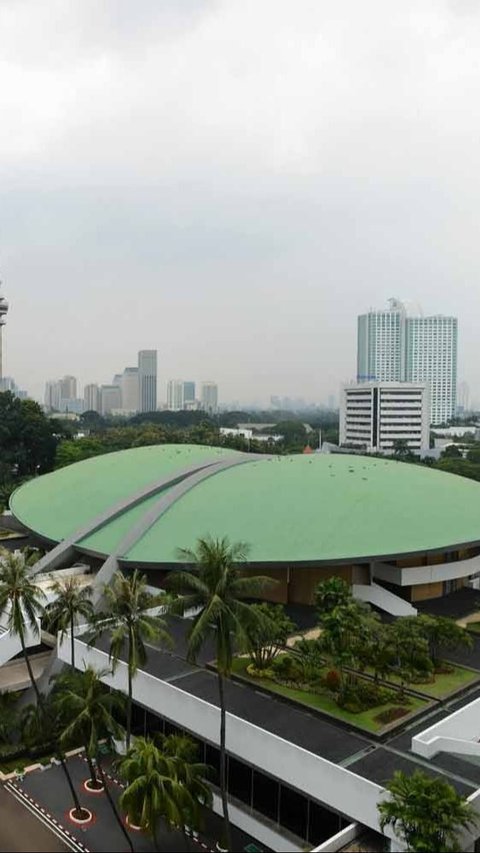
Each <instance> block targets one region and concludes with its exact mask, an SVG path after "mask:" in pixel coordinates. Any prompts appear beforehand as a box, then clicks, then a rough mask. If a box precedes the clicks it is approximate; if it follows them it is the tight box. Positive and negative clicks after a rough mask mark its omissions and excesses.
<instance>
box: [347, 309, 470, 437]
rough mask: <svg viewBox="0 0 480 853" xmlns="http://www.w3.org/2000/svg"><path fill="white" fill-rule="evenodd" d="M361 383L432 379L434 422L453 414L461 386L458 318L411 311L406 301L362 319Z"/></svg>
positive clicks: (365, 315)
mask: <svg viewBox="0 0 480 853" xmlns="http://www.w3.org/2000/svg"><path fill="white" fill-rule="evenodd" d="M357 380H358V381H359V382H427V383H428V385H429V390H430V421H431V423H432V424H441V423H444V422H445V421H448V420H449V419H450V418H452V417H454V415H455V410H456V386H457V318H456V317H444V316H442V315H436V316H433V317H422V316H419V315H412V316H409V315H408V314H407V311H406V309H405V306H404V305H403V303H402V302H399V300H398V299H391V300H390V307H389V309H388V310H386V311H369V313H368V314H362V315H361V316H360V317H359V318H358V354H357Z"/></svg>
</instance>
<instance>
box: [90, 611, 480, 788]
mask: <svg viewBox="0 0 480 853" xmlns="http://www.w3.org/2000/svg"><path fill="white" fill-rule="evenodd" d="M167 621H168V623H169V630H171V633H172V635H173V636H174V639H175V641H176V642H175V647H174V651H168V652H167V651H164V650H162V649H159V648H154V647H151V648H150V649H149V655H148V660H147V664H146V666H145V670H146V671H147V672H148V673H150V674H151V675H154V676H155V677H157V678H159V679H161V680H165V681H167V682H169V683H170V684H174V685H175V687H177V688H178V689H180V690H184V691H185V692H186V693H189V694H191V695H193V696H197V697H198V698H200V699H203V700H204V701H206V702H208V703H210V704H212V705H215V706H218V704H219V701H218V686H217V678H216V675H215V673H214V672H212V671H210V670H208V669H205V668H204V665H205V664H206V663H207V662H208V661H209V660H210V661H211V660H212V658H213V648H209V649H207V650H206V652H205V653H204V654H203V655H202V657H201V658H200V660H199V662H200V663H201V664H202V666H194V665H192V664H190V663H188V662H187V661H186V660H185V657H184V655H185V634H186V630H187V629H188V620H182V619H180V618H176V617H168V619H167ZM96 645H97V646H98V647H99V648H102V649H103V650H104V651H107V650H108V642H107V640H106V638H104V639H102V640H100V641H99V642H97V644H96ZM464 655H465V657H466V658H467V659H468V664H467V665H468V666H470V667H472V668H475V669H478V671H479V672H480V637H479V638H478V639H477V638H475V639H474V648H473V650H472V651H468V652H466V653H464ZM445 657H450V658H451V659H453V657H454V656H453V655H451V656H450V655H448V654H447V653H446V654H445ZM455 660H457V661H458V663H464V662H465V661H464V660H463V659H462V654H461V653H458V654H456V655H455ZM225 695H226V704H227V710H228V711H230V712H231V713H232V714H234V715H235V716H237V717H240V718H241V719H244V720H246V721H248V722H250V723H253V724H254V725H256V726H258V727H259V728H262V729H265V730H266V731H269V732H272V734H275V735H278V736H279V737H281V738H284V739H285V740H287V741H289V742H291V743H293V744H296V745H298V746H299V747H302V748H303V749H305V750H308V751H310V752H312V753H314V754H315V755H318V756H320V757H322V758H325V759H327V760H328V761H331V762H333V763H335V764H338V765H341V766H342V767H348V769H349V770H351V771H352V772H354V773H357V774H358V775H359V776H363V777H364V778H365V779H369V780H371V781H373V782H376V783H377V784H380V785H384V784H385V783H386V782H387V781H388V780H389V779H390V778H391V777H392V775H393V772H394V770H403V771H404V772H405V773H413V772H414V771H415V770H416V769H422V770H423V771H424V772H426V773H429V774H431V775H434V776H442V777H443V778H445V779H447V780H448V781H449V782H450V783H451V784H452V785H453V786H454V787H455V788H456V790H457V791H458V792H459V793H461V794H462V795H464V796H469V795H470V794H472V793H473V792H474V791H475V790H476V789H477V788H479V787H480V763H478V762H476V761H475V759H473V758H471V757H468V756H457V755H451V754H445V753H439V754H438V755H436V756H435V757H434V758H433V759H431V760H428V759H425V758H422V757H420V756H418V755H416V754H415V753H412V752H411V748H410V747H411V740H412V737H413V736H414V735H415V734H417V733H418V732H421V731H423V730H424V729H425V728H427V727H428V726H431V725H433V724H434V723H435V722H438V721H439V720H441V719H443V718H444V717H446V716H448V715H449V714H451V713H452V712H453V711H456V710H458V709H459V708H461V707H463V706H464V705H466V704H468V703H469V702H471V701H473V700H474V699H477V698H480V686H478V685H477V686H476V687H472V688H470V689H469V690H467V691H466V692H465V693H464V694H463V695H462V696H461V697H459V698H453V699H451V700H449V701H443V702H437V703H436V706H435V707H433V708H432V707H431V706H430V707H429V708H428V709H426V711H425V713H424V714H423V715H422V716H420V717H418V718H417V719H416V720H415V721H413V722H411V723H410V724H407V726H406V727H405V729H403V730H400V731H399V730H398V729H397V731H396V732H393V733H392V734H390V735H387V736H386V737H384V738H382V739H381V740H379V739H378V738H375V737H374V736H370V735H369V734H368V733H365V734H363V733H358V732H356V731H353V730H352V729H350V728H348V726H345V725H342V724H340V723H337V722H336V721H330V720H329V719H326V718H325V719H324V718H322V717H320V716H319V715H317V714H315V713H313V712H312V713H310V712H309V710H308V709H304V708H302V707H300V706H297V707H294V706H292V705H291V704H288V703H286V702H284V701H282V700H281V699H278V698H277V697H275V696H272V694H271V693H269V694H267V693H262V691H261V684H259V685H258V687H257V685H255V686H251V685H249V684H245V683H243V682H242V683H239V682H236V681H232V680H229V681H228V682H227V684H226V687H225ZM172 722H173V723H175V720H172Z"/></svg>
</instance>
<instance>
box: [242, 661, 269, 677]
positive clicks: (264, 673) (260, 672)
mask: <svg viewBox="0 0 480 853" xmlns="http://www.w3.org/2000/svg"><path fill="white" fill-rule="evenodd" d="M247 673H248V675H250V676H251V677H252V678H272V677H273V669H268V668H267V669H259V668H258V667H257V666H255V664H253V663H249V664H248V666H247Z"/></svg>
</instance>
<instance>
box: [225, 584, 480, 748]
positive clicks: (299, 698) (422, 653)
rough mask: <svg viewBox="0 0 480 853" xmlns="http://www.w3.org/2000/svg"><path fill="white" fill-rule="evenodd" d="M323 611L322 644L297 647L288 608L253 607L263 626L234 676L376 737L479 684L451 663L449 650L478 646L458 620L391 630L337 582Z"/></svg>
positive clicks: (427, 619)
mask: <svg viewBox="0 0 480 853" xmlns="http://www.w3.org/2000/svg"><path fill="white" fill-rule="evenodd" d="M316 604H317V613H318V627H319V631H318V636H316V637H315V638H311V639H305V638H300V639H297V640H296V641H295V642H294V643H293V644H292V645H290V646H287V642H288V638H289V637H291V636H292V635H293V634H294V633H295V627H296V626H295V625H294V623H293V622H291V620H290V619H289V618H288V617H287V616H286V614H285V612H284V610H283V607H282V606H281V605H275V606H274V605H270V604H257V605H254V607H255V608H257V610H258V611H259V615H260V614H261V615H262V616H263V618H262V619H261V620H258V626H259V627H258V629H257V631H256V632H253V634H251V636H250V637H249V639H248V640H245V641H244V643H243V647H242V649H241V652H242V654H240V655H238V656H237V657H236V658H235V661H234V666H233V673H234V674H235V675H236V676H237V677H241V678H245V679H248V680H249V681H252V682H253V683H255V684H257V685H258V686H261V687H262V689H265V690H269V691H272V692H273V693H276V694H278V695H281V696H283V697H285V698H287V699H290V700H292V701H295V702H299V703H302V704H304V705H308V706H309V707H310V708H314V709H315V710H317V711H321V712H324V713H326V714H329V715H333V716H334V717H336V718H337V719H340V720H344V721H346V722H349V723H350V724H352V725H355V726H359V727H360V728H364V729H366V730H368V731H369V732H376V733H381V732H382V730H383V729H385V727H387V726H388V727H390V725H392V724H394V723H398V722H405V721H406V719H407V717H409V716H410V715H411V714H414V713H416V712H417V711H419V710H422V709H423V708H425V707H426V706H427V703H428V701H429V700H433V699H441V698H445V697H446V696H450V695H452V694H453V693H456V692H458V691H459V690H462V689H464V688H465V687H467V686H468V685H469V684H471V683H473V682H475V681H477V680H479V679H480V673H476V672H475V671H473V670H469V669H466V668H463V667H459V666H456V665H454V664H451V663H449V662H448V661H446V660H445V659H444V656H445V654H446V653H448V650H449V649H456V648H459V647H462V646H463V647H470V646H471V644H472V640H471V637H470V636H469V634H468V632H467V631H465V630H464V629H463V628H461V627H459V626H458V625H457V624H456V623H455V622H454V621H453V620H451V619H447V618H444V617H434V616H428V615H420V616H414V617H404V618H400V619H396V620H395V621H394V622H392V623H390V624H385V623H383V622H382V621H381V620H380V617H379V616H378V615H377V614H376V613H374V612H373V611H372V610H371V609H370V608H369V607H368V605H365V604H363V603H359V602H356V601H355V600H354V599H353V597H352V593H351V589H350V587H349V586H348V585H347V584H346V583H345V582H344V581H342V580H341V579H340V578H337V577H332V578H330V579H329V580H327V581H324V582H323V583H321V584H319V585H318V587H317V592H316ZM290 642H291V641H290Z"/></svg>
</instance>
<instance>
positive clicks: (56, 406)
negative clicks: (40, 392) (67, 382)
mask: <svg viewBox="0 0 480 853" xmlns="http://www.w3.org/2000/svg"><path fill="white" fill-rule="evenodd" d="M44 403H45V408H46V410H47V412H59V411H60V382H57V381H55V380H50V381H49V382H46V383H45V397H44Z"/></svg>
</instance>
